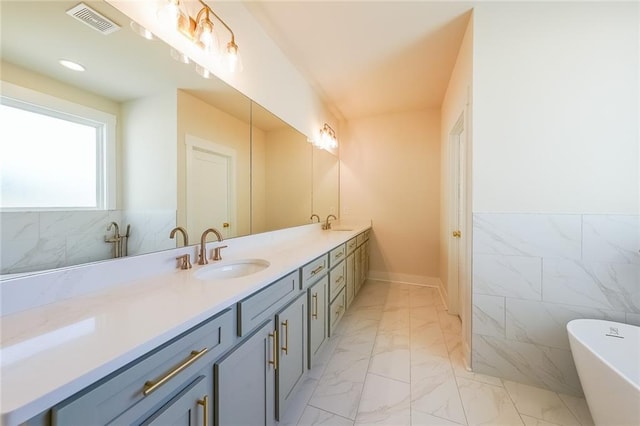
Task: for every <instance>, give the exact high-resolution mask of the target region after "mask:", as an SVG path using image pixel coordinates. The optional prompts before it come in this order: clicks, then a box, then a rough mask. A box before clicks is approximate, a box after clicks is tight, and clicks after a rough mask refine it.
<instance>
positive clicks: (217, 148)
mask: <svg viewBox="0 0 640 426" xmlns="http://www.w3.org/2000/svg"><path fill="white" fill-rule="evenodd" d="M184 144H185V154H186V161H185V165H186V170H185V175H186V176H185V181H186V190H185V192H186V193H185V201H186V210H187V212H186V215H185V218H186V221H187V223H186V226H187V227H188V226H189V222H190V220H189V219H190V218H191V221H193V216H192V214H193V213H192V212H191V211H190V210H191V209H189V205H190V201H191V197H192V196H193V191H190V190H189V188H190V187H191V185H190V184H191V183H192V179H193V177H192V176H191V173H190V172H189V171H190V170H191V168H192V166H193V158H192V156H191V153H192V152H193V151H195V150H201V151H205V152H210V153H213V154H215V155H219V156H221V157H226V158H227V159H228V164H229V168H228V169H227V182H228V185H227V194H228V196H227V206H228V207H227V213H228V218H229V223H230V225H229V228H228V233H229V235H230V236H235V229H236V226H237V221H238V218H237V216H236V197H237V194H236V191H237V182H236V170H237V157H238V154H237V152H236V150H235V149H233V148H230V147H228V146H226V145H222V144H219V143H215V142H212V141H208V140H206V139H202V138H199V137H197V136H193V135H190V134H188V133H187V134H185V138H184ZM187 229H188V228H187ZM220 232H221V233H223V235H224V234H225V232H224V230H220ZM225 238H226V237H225Z"/></svg>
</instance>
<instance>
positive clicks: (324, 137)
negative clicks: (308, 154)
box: [312, 123, 338, 150]
mask: <svg viewBox="0 0 640 426" xmlns="http://www.w3.org/2000/svg"><path fill="white" fill-rule="evenodd" d="M312 143H313V145H315V146H316V147H318V148H320V149H326V150H332V149H335V148H337V147H338V139H337V138H336V131H335V130H333V128H332V127H331V126H329V125H328V124H327V123H324V126H322V129H320V137H318V138H317V139H315V140H313V141H312Z"/></svg>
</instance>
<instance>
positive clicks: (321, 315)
mask: <svg viewBox="0 0 640 426" xmlns="http://www.w3.org/2000/svg"><path fill="white" fill-rule="evenodd" d="M328 290H329V277H327V276H326V275H325V276H324V278H322V279H321V280H320V281H318V282H317V283H315V284H314V285H312V286H311V287H309V290H308V297H309V299H308V304H309V368H310V369H311V368H312V367H313V360H314V358H315V357H316V355H317V353H318V351H319V350H320V348H321V347H322V344H323V343H324V341H325V340H326V339H327V337H328V328H327V306H328V301H329V291H328Z"/></svg>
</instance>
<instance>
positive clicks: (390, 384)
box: [356, 374, 411, 426]
mask: <svg viewBox="0 0 640 426" xmlns="http://www.w3.org/2000/svg"><path fill="white" fill-rule="evenodd" d="M410 394H411V392H410V388H409V384H408V383H404V382H400V381H397V380H393V379H388V378H385V377H380V376H378V375H376V374H367V378H366V381H365V384H364V389H363V391H362V399H361V400H360V406H359V408H358V414H357V416H356V424H357V425H374V424H375V425H389V426H395V425H409V424H410V423H411V402H410Z"/></svg>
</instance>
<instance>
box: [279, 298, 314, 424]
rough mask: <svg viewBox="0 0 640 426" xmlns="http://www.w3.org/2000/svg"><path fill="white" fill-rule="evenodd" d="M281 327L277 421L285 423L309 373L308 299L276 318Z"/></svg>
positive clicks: (297, 301) (299, 300)
mask: <svg viewBox="0 0 640 426" xmlns="http://www.w3.org/2000/svg"><path fill="white" fill-rule="evenodd" d="M276 324H277V326H278V369H277V370H276V392H277V396H278V398H277V400H276V418H277V419H278V420H280V419H281V417H282V415H283V414H284V412H285V410H286V406H287V404H288V402H289V401H290V400H291V397H292V396H293V389H294V388H295V386H296V385H297V384H298V382H299V381H300V379H302V377H303V375H304V373H305V371H306V370H307V350H306V348H307V295H306V293H302V294H301V295H300V296H298V298H297V299H296V300H294V301H293V302H292V303H291V304H289V305H288V306H287V307H286V308H284V309H283V310H282V311H280V312H279V313H278V314H277V315H276Z"/></svg>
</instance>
